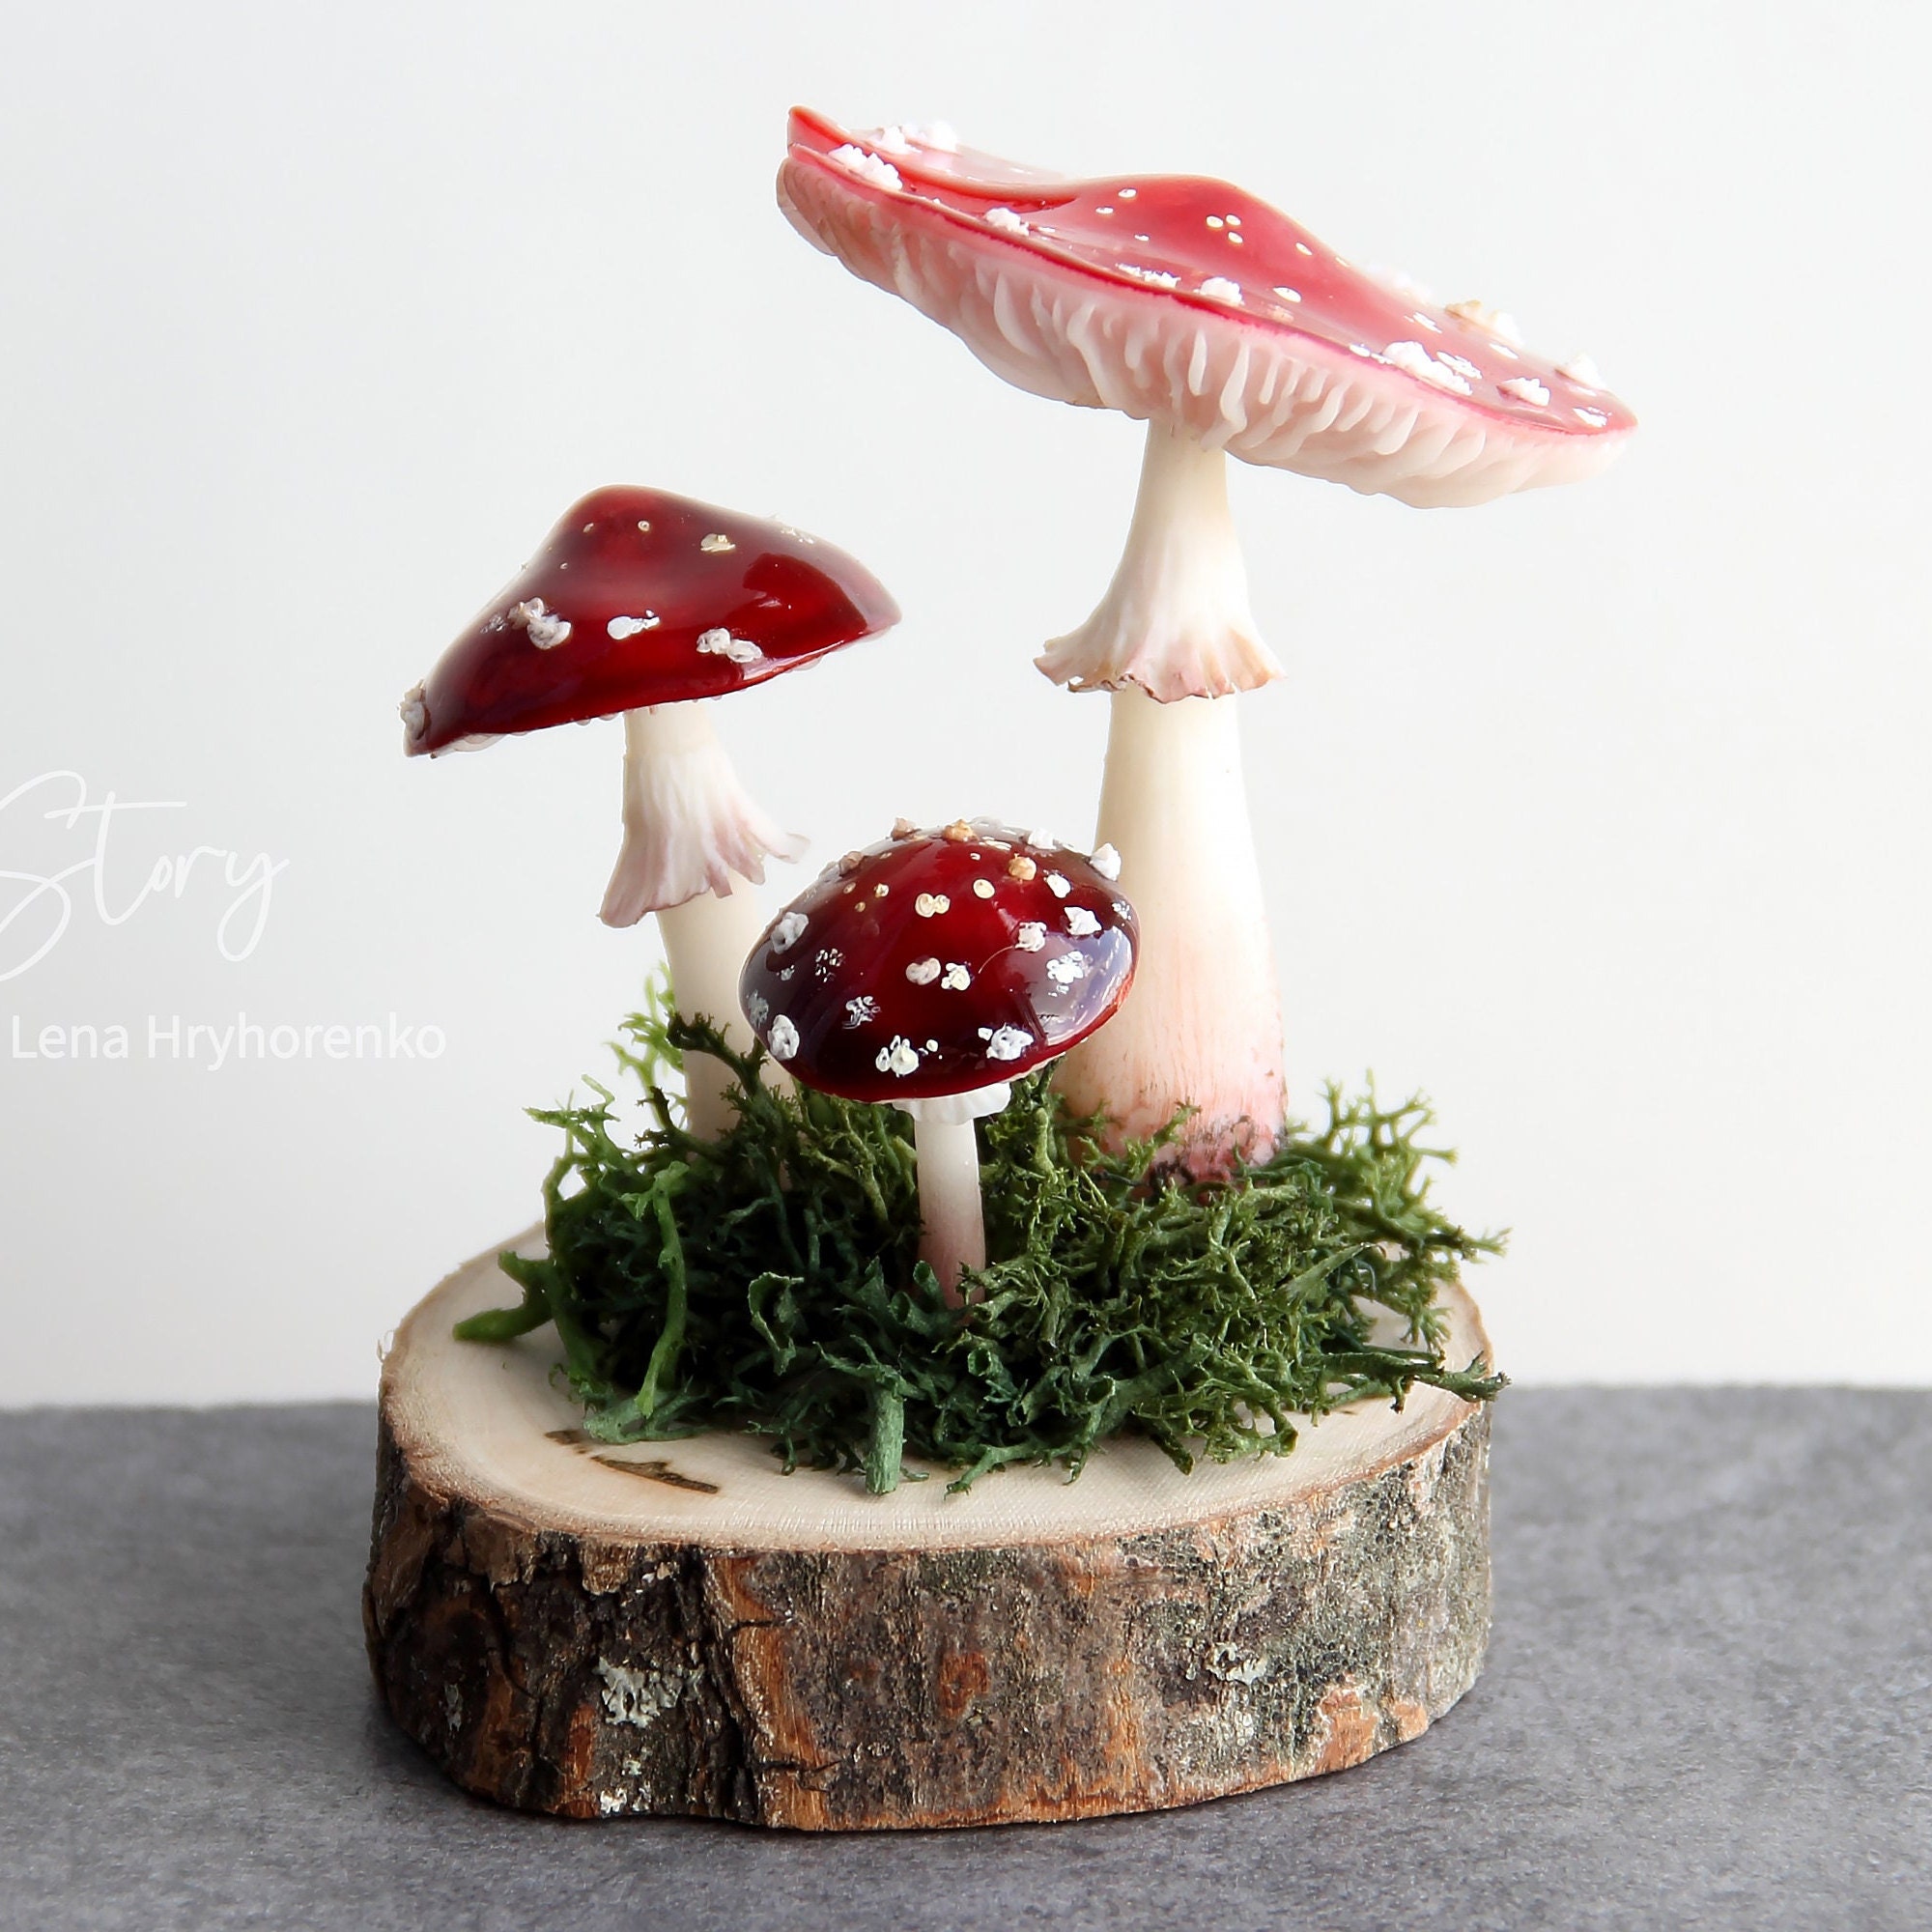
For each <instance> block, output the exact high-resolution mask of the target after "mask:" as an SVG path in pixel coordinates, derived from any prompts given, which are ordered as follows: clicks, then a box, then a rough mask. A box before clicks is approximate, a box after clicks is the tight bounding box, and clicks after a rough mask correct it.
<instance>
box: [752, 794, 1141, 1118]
mask: <svg viewBox="0 0 1932 1932" xmlns="http://www.w3.org/2000/svg"><path fill="white" fill-rule="evenodd" d="M1118 870H1119V861H1118V860H1117V859H1116V858H1115V857H1114V855H1113V854H1112V852H1111V850H1110V849H1109V848H1107V847H1105V846H1103V847H1101V849H1100V850H1099V851H1098V852H1097V853H1095V854H1094V857H1093V858H1091V859H1087V858H1083V857H1082V856H1081V855H1080V854H1078V853H1077V852H1069V851H1067V850H1066V849H1065V847H1063V846H1060V845H1058V844H1054V843H1052V842H1051V841H1048V840H1044V839H1033V838H1029V837H1028V836H1027V835H1026V834H1024V833H1021V832H1015V831H1013V830H1011V829H1010V828H1009V827H1006V826H1002V825H999V824H997V823H994V822H991V821H988V820H984V819H980V820H976V821H974V822H972V823H970V824H969V823H967V822H966V821H964V820H959V821H955V822H954V823H953V824H952V825H949V826H947V827H946V828H945V829H944V830H943V831H938V832H922V831H918V830H915V829H914V828H912V827H910V826H904V825H902V826H901V827H900V828H899V829H898V830H897V831H896V832H895V835H894V836H893V837H892V838H888V839H884V840H882V841H881V842H880V843H878V844H876V845H869V846H867V848H866V849H865V850H864V851H863V852H849V853H847V854H846V855H845V857H844V858H843V859H841V860H839V862H838V864H837V865H836V866H829V867H826V869H825V871H824V872H823V873H821V874H820V876H819V878H818V880H817V882H816V883H815V884H814V885H812V886H811V887H810V889H809V890H808V891H807V892H805V893H802V894H801V895H799V896H798V897H797V898H795V899H794V900H793V901H792V902H791V904H790V905H788V906H787V907H786V908H785V909H784V911H783V912H782V913H781V914H780V915H779V917H778V918H777V919H776V920H774V921H773V922H772V923H771V925H770V926H769V927H767V928H766V931H765V934H764V937H763V938H762V939H760V940H759V942H758V944H757V945H756V946H755V947H754V948H753V951H752V956H751V957H750V958H749V959H748V960H747V961H746V962H745V971H744V975H743V977H742V978H741V979H740V980H739V988H738V990H739V998H740V1000H741V1001H742V1003H743V1005H744V1009H745V1016H746V1018H747V1019H749V1020H750V1021H751V1023H752V1028H753V1032H754V1033H756V1035H757V1036H758V1037H759V1038H760V1039H761V1040H763V1041H764V1043H765V1045H766V1046H767V1047H769V1048H770V1049H771V1054H772V1058H773V1059H774V1060H777V1061H779V1062H781V1064H782V1065H785V1066H787V1067H789V1068H790V1070H791V1071H792V1072H793V1073H794V1074H795V1075H797V1077H798V1078H799V1079H800V1080H802V1081H803V1082H804V1083H805V1084H806V1085H807V1086H808V1087H815V1088H818V1089H819V1090H821V1091H822V1092H824V1093H827V1094H840V1095H842V1096H843V1097H844V1098H845V1099H848V1100H871V1101H891V1100H925V1099H935V1098H939V1097H942V1096H946V1095H951V1094H969V1093H972V1092H974V1091H976V1090H977V1089H980V1088H982V1087H989V1086H994V1085H997V1084H998V1083H999V1082H1001V1081H1004V1080H1011V1079H1014V1078H1016V1077H1017V1076H1018V1075H1020V1074H1022V1073H1026V1072H1028V1071H1030V1070H1031V1069H1032V1068H1034V1067H1036V1066H1037V1065H1040V1064H1041V1063H1042V1062H1043V1061H1048V1060H1052V1059H1053V1058H1055V1057H1056V1056H1057V1055H1059V1054H1062V1053H1065V1051H1066V1049H1067V1048H1068V1047H1070V1046H1072V1045H1074V1044H1075V1043H1076V1042H1078V1041H1080V1040H1082V1039H1085V1038H1086V1037H1087V1036H1088V1035H1089V1034H1091V1033H1093V1032H1094V1030H1095V1029H1096V1028H1097V1027H1099V1026H1101V1025H1102V1024H1104V1023H1105V1021H1106V1020H1107V1019H1108V1018H1109V1017H1110V1016H1111V1015H1112V1013H1113V1012H1114V1010H1115V1009H1116V1008H1117V1007H1119V1005H1120V1004H1121V1002H1122V999H1124V998H1125V997H1126V992H1127V986H1128V984H1129V982H1130V981H1131V980H1132V979H1133V972H1134V954H1135V951H1136V948H1137V946H1138V943H1139V940H1138V929H1137V927H1136V925H1135V923H1134V911H1133V908H1132V906H1130V905H1129V904H1128V903H1127V901H1126V900H1125V899H1124V898H1122V896H1121V894H1120V890H1119V888H1118V887H1116V886H1115V884H1114V883H1113V874H1114V873H1116V872H1117V871H1118Z"/></svg>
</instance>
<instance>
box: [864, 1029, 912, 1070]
mask: <svg viewBox="0 0 1932 1932" xmlns="http://www.w3.org/2000/svg"><path fill="white" fill-rule="evenodd" d="M872 1065H874V1066H876V1067H877V1068H878V1069H879V1071H880V1072H881V1073H896V1074H897V1075H898V1076H899V1078H900V1079H904V1078H905V1076H906V1075H907V1074H908V1073H917V1072H918V1071H919V1049H918V1047H916V1046H914V1045H913V1043H912V1041H911V1040H909V1039H907V1038H906V1037H905V1036H904V1035H903V1034H895V1035H894V1036H893V1043H892V1044H891V1045H890V1046H882V1047H880V1049H879V1054H878V1058H877V1059H876V1060H874V1061H873V1062H872Z"/></svg>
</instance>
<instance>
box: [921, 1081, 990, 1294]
mask: <svg viewBox="0 0 1932 1932" xmlns="http://www.w3.org/2000/svg"><path fill="white" fill-rule="evenodd" d="M1011 1097H1012V1088H1011V1086H1010V1085H1009V1083H1008V1082H1006V1081H1004V1080H1003V1081H1001V1082H999V1084H998V1085H996V1086H992V1087H982V1088H980V1090H979V1091H978V1092H977V1093H971V1094H947V1095H946V1096H944V1097H943V1098H938V1099H929V1100H900V1101H898V1102H896V1103H895V1104H896V1105H897V1106H898V1108H899V1109H900V1111H901V1112H903V1113H907V1114H910V1115H911V1116H912V1145H913V1151H914V1153H915V1154H916V1155H917V1157H918V1160H919V1258H920V1260H921V1261H923V1262H924V1263H925V1264H927V1265H928V1266H929V1267H930V1268H931V1269H932V1271H933V1273H934V1274H935V1275H937V1276H938V1277H939V1286H940V1287H941V1288H942V1289H943V1290H944V1291H945V1293H946V1298H947V1300H948V1301H950V1302H951V1303H952V1305H953V1306H954V1307H955V1308H958V1307H961V1306H963V1305H964V1297H963V1296H962V1295H961V1294H960V1293H959V1276H960V1272H961V1270H962V1269H965V1268H980V1267H984V1266H985V1265H986V1218H985V1212H984V1209H983V1208H982V1207H981V1205H980V1134H979V1129H978V1128H977V1127H976V1126H975V1125H974V1122H976V1121H978V1120H980V1118H981V1117H982V1116H984V1115H986V1114H997V1113H998V1112H999V1111H1000V1109H1001V1108H1002V1107H1004V1106H1005V1105H1006V1104H1007V1102H1008V1101H1009V1099H1010V1098H1011Z"/></svg>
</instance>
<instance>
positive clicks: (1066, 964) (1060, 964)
mask: <svg viewBox="0 0 1932 1932" xmlns="http://www.w3.org/2000/svg"><path fill="white" fill-rule="evenodd" d="M1046 977H1047V978H1048V979H1049V980H1052V981H1053V983H1054V984H1055V985H1056V986H1058V987H1060V989H1061V990H1062V991H1063V992H1064V991H1065V989H1066V988H1067V987H1068V986H1070V985H1072V983H1073V982H1074V980H1084V979H1086V977H1087V961H1086V960H1085V959H1084V958H1083V957H1082V956H1081V955H1080V954H1079V953H1077V952H1063V953H1062V954H1061V955H1060V957H1059V958H1058V959H1049V960H1048V961H1047V962H1046Z"/></svg>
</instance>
